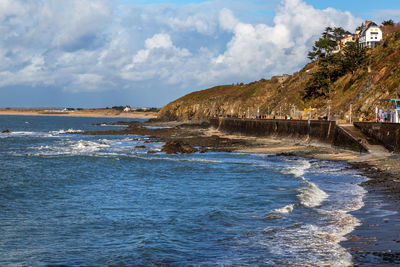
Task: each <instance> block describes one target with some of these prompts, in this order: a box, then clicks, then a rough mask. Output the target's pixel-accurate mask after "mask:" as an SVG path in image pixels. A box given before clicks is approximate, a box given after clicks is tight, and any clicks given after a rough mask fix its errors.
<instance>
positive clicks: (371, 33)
mask: <svg viewBox="0 0 400 267" xmlns="http://www.w3.org/2000/svg"><path fill="white" fill-rule="evenodd" d="M381 40H382V30H381V29H380V28H379V26H378V25H376V23H374V22H372V21H366V22H365V25H364V27H363V28H362V29H361V32H360V35H359V39H358V44H359V46H360V47H362V48H374V47H376V46H377V45H379V43H380V41H381Z"/></svg>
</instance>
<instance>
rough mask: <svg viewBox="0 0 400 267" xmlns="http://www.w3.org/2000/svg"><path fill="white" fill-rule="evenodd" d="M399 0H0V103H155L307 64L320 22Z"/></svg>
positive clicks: (388, 14)
mask: <svg viewBox="0 0 400 267" xmlns="http://www.w3.org/2000/svg"><path fill="white" fill-rule="evenodd" d="M367 19H368V20H374V21H375V22H377V23H381V22H382V21H383V20H386V19H393V20H394V21H395V22H399V21H400V1H398V0H382V1H372V0H363V1H358V0H355V1H348V0H346V1H345V0H335V1H328V0H246V1H243V0H242V1H237V0H208V1H203V0H193V1H184V0H174V1H173V0H149V1H143V0H69V1H64V0H0V107H83V108H91V107H111V106H115V105H130V106H132V107H144V106H147V107H161V106H163V105H165V104H167V103H169V102H170V101H173V100H175V99H176V98H179V97H181V96H183V95H185V94H187V93H190V92H193V91H197V90H201V89H206V88H209V87H212V86H216V85H222V84H233V83H240V82H244V83H248V82H251V81H256V80H260V79H262V78H266V79H268V78H270V77H271V76H274V75H280V74H283V73H288V74H291V73H293V72H295V71H298V70H299V69H300V68H302V67H303V66H304V65H305V64H307V63H308V59H307V53H308V51H309V50H310V48H311V46H312V44H313V43H314V41H315V40H316V39H317V38H318V37H319V35H320V33H321V32H322V31H323V29H324V28H325V27H326V26H333V27H338V26H341V27H343V28H345V29H346V30H350V31H354V29H355V28H356V27H357V26H358V25H360V24H361V23H362V22H363V21H364V20H367Z"/></svg>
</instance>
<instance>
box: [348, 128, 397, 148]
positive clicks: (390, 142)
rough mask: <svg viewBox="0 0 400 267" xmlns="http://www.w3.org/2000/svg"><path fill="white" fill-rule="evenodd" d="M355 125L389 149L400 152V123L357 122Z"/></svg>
mask: <svg viewBox="0 0 400 267" xmlns="http://www.w3.org/2000/svg"><path fill="white" fill-rule="evenodd" d="M354 126H356V127H357V128H358V129H360V130H361V131H362V132H363V133H364V134H365V135H366V136H368V137H369V138H371V139H373V140H374V141H376V142H377V143H379V144H381V145H383V146H384V147H386V148H387V149H388V150H389V151H394V152H397V153H399V152H400V124H395V123H371V122H355V123H354Z"/></svg>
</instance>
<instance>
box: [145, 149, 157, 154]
mask: <svg viewBox="0 0 400 267" xmlns="http://www.w3.org/2000/svg"><path fill="white" fill-rule="evenodd" d="M156 153H158V151H154V150H149V151H147V154H156Z"/></svg>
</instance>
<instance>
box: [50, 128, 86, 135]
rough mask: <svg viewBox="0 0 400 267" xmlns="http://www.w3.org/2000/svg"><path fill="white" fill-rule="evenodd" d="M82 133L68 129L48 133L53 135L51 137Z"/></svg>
mask: <svg viewBox="0 0 400 267" xmlns="http://www.w3.org/2000/svg"><path fill="white" fill-rule="evenodd" d="M82 132H83V131H82V130H75V129H72V128H70V129H68V130H64V129H61V130H58V131H50V132H49V133H50V134H53V135H58V134H68V133H82Z"/></svg>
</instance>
